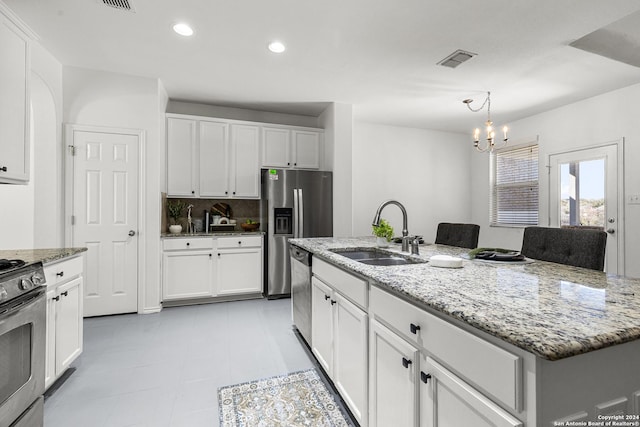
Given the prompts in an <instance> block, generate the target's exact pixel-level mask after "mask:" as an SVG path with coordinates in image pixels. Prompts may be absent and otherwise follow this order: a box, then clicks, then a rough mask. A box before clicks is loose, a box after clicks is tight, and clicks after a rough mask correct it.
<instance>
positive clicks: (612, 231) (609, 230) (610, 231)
mask: <svg viewBox="0 0 640 427" xmlns="http://www.w3.org/2000/svg"><path fill="white" fill-rule="evenodd" d="M615 232H616V230H615V229H614V228H607V233H609V234H613V233H615Z"/></svg>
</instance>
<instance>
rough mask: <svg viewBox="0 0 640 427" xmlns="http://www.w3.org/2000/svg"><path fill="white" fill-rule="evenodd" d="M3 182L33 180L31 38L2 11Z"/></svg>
mask: <svg viewBox="0 0 640 427" xmlns="http://www.w3.org/2000/svg"><path fill="white" fill-rule="evenodd" d="M0 52H2V61H0V76H2V78H1V79H0V94H1V95H0V183H9V184H24V183H27V182H28V181H29V163H30V161H29V145H30V140H29V111H30V105H29V97H30V94H29V91H30V88H29V76H30V74H31V70H30V68H31V66H30V54H29V38H28V37H27V35H26V34H24V33H23V32H22V31H21V30H20V29H19V28H18V27H17V26H15V25H14V24H13V23H12V22H11V21H9V19H8V18H7V17H5V15H4V14H3V13H2V12H0Z"/></svg>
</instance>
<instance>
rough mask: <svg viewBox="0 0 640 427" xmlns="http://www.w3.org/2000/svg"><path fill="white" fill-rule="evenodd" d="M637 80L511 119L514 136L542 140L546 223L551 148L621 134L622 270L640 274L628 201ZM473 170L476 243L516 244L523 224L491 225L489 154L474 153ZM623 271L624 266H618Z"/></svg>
mask: <svg viewBox="0 0 640 427" xmlns="http://www.w3.org/2000/svg"><path fill="white" fill-rule="evenodd" d="M638 99H640V85H634V86H630V87H627V88H623V89H619V90H616V91H613V92H609V93H606V94H603V95H600V96H596V97H593V98H589V99H586V100H584V101H580V102H577V103H574V104H570V105H566V106H564V107H561V108H558V109H555V110H551V111H548V112H545V113H542V114H538V115H536V116H532V117H529V118H527V119H523V120H519V121H517V122H514V123H512V124H511V125H510V128H511V130H512V131H511V135H512V137H515V139H516V140H517V139H520V138H524V137H528V136H531V135H539V137H540V140H539V144H540V146H539V147H540V223H541V225H547V219H548V215H549V213H548V203H547V202H548V197H549V181H548V176H547V174H546V168H545V165H546V164H547V163H548V157H549V154H551V153H559V152H563V151H567V150H569V149H575V148H581V147H588V146H593V145H597V144H602V143H606V142H610V141H615V140H619V139H621V138H623V137H624V139H625V144H624V149H625V165H624V167H625V175H624V181H625V183H624V186H625V189H624V197H625V209H624V218H625V222H626V224H625V243H626V244H625V252H626V254H625V259H626V262H625V265H626V271H625V272H624V274H625V275H627V276H630V277H640V264H639V263H637V262H633V261H634V260H636V259H638V258H639V257H640V243H639V242H640V205H629V204H628V203H627V201H628V198H629V196H630V195H632V194H640V168H638V166H637V163H638V159H640V134H639V133H638V118H639V117H640V104H639V103H638ZM472 169H473V175H474V176H476V177H483V179H477V180H474V181H473V184H472V189H473V191H472V194H473V196H474V198H473V203H472V206H473V220H474V222H476V223H477V224H480V226H481V230H480V241H479V245H480V246H488V247H496V246H497V247H507V248H514V249H519V248H520V247H521V244H522V229H508V228H497V227H492V228H489V227H488V224H489V216H488V206H489V158H488V156H487V155H486V154H484V155H482V154H479V153H478V154H476V155H474V157H473V162H472ZM619 273H620V274H622V272H619Z"/></svg>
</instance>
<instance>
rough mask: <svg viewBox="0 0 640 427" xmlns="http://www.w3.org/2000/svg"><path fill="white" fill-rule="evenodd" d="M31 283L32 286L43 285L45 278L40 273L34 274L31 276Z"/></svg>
mask: <svg viewBox="0 0 640 427" xmlns="http://www.w3.org/2000/svg"><path fill="white" fill-rule="evenodd" d="M31 281H32V282H33V284H34V285H36V286H39V285H42V284H44V283H45V278H44V276H43V275H42V274H40V273H34V274H33V276H31Z"/></svg>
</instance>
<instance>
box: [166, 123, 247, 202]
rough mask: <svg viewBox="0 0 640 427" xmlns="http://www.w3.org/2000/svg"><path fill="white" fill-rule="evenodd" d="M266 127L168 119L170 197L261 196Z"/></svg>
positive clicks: (168, 186)
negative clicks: (262, 134) (262, 143)
mask: <svg viewBox="0 0 640 427" xmlns="http://www.w3.org/2000/svg"><path fill="white" fill-rule="evenodd" d="M259 130H260V128H259V127H258V126H254V125H245V124H240V123H230V122H228V121H224V120H197V119H192V118H180V117H167V195H168V196H169V197H211V198H244V199H257V198H259V197H260V164H259V155H260V139H259V138H260V131H259Z"/></svg>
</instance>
